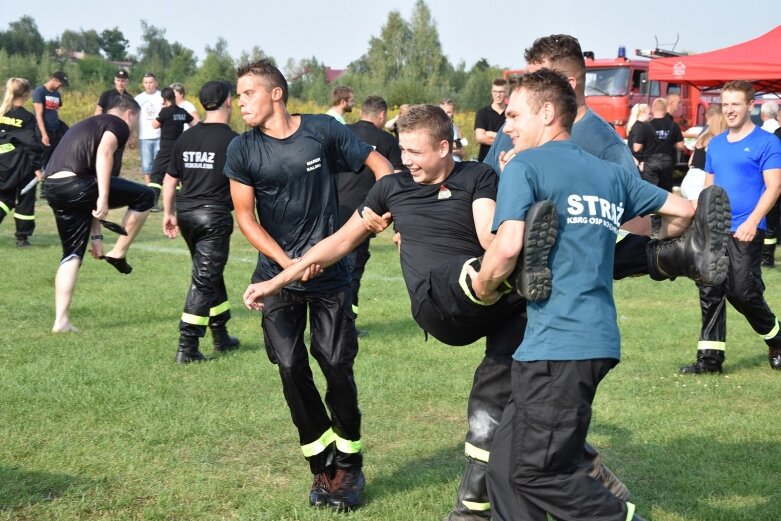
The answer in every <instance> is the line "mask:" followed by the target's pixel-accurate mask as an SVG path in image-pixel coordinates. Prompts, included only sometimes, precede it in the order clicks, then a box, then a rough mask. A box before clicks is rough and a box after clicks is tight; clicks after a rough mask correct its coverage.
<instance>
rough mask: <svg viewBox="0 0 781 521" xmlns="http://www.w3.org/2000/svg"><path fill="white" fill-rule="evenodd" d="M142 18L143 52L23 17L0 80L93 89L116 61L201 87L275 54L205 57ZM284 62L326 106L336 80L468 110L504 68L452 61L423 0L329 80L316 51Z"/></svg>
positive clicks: (114, 35) (223, 45) (1, 48)
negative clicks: (53, 79) (58, 77)
mask: <svg viewBox="0 0 781 521" xmlns="http://www.w3.org/2000/svg"><path fill="white" fill-rule="evenodd" d="M140 23H141V30H142V31H141V32H142V36H141V45H140V46H139V48H138V49H137V54H131V53H130V52H129V48H128V47H129V42H128V40H127V38H125V36H124V34H123V33H122V31H121V30H120V28H119V27H114V28H111V29H105V30H103V31H101V32H98V31H97V30H95V29H88V30H84V29H79V30H78V31H76V30H65V31H63V32H62V34H61V35H59V36H58V37H56V38H55V39H53V40H48V41H47V40H45V39H44V38H43V37H42V36H41V34H40V32H39V30H38V26H37V24H36V22H35V19H34V18H33V17H31V16H23V17H22V18H20V19H19V20H16V21H13V22H10V23H9V24H8V28H7V29H6V30H5V31H0V78H2V81H3V82H4V80H5V79H6V78H9V77H12V76H17V77H24V78H27V79H29V80H30V81H32V82H33V83H34V84H40V83H42V82H44V81H46V80H47V79H48V78H49V75H50V74H51V73H52V72H53V71H55V70H64V71H65V72H66V73H67V74H68V76H69V78H70V82H71V86H72V88H73V89H76V90H80V91H84V92H95V91H100V90H102V89H105V88H107V87H108V86H110V85H111V84H112V78H113V77H114V73H115V72H116V70H117V68H118V67H127V68H128V69H129V74H130V78H131V84H140V82H141V78H142V76H143V74H144V73H145V72H147V71H151V72H153V73H154V74H155V75H157V76H158V79H159V81H160V84H161V85H167V84H169V83H172V82H174V81H178V82H181V83H184V84H185V86H186V87H187V88H188V89H189V90H190V92H195V91H196V90H197V89H198V88H199V86H200V85H202V84H203V83H205V82H206V81H209V80H214V79H224V80H229V81H230V80H234V75H235V68H236V66H237V65H238V64H240V63H245V62H247V61H251V60H256V59H259V58H271V59H272V60H273V57H270V56H268V55H266V53H264V52H263V50H262V49H261V48H260V47H258V46H256V47H254V48H253V49H251V50H250V51H242V53H241V54H240V56H239V57H238V58H237V59H234V58H233V57H232V56H231V55H230V54H229V53H228V45H227V42H226V41H225V39H224V38H222V37H218V38H217V41H216V42H215V44H214V45H213V46H211V45H207V46H206V48H205V49H204V57H203V59H202V60H201V61H200V63H199V61H198V58H197V56H196V54H195V52H194V51H193V50H192V49H188V48H187V47H185V46H184V45H182V44H181V43H179V42H169V41H168V39H167V38H166V36H165V33H166V30H165V29H164V28H160V27H156V26H154V25H151V24H149V23H147V22H146V21H143V20H142V21H141V22H140ZM74 53H79V54H78V57H76V56H75V55H74ZM280 68H281V69H282V71H283V72H284V73H285V76H286V77H287V79H288V82H289V84H290V96H291V97H293V98H296V99H298V100H300V101H304V102H309V101H311V102H315V103H318V104H327V103H328V102H329V101H330V96H331V90H332V89H333V88H334V87H335V86H337V85H350V86H351V87H353V89H354V91H355V92H356V100H357V101H358V102H359V103H360V100H362V99H363V98H365V97H366V96H369V95H380V96H383V97H384V98H385V99H386V100H387V101H388V104H389V105H391V106H398V105H401V104H403V103H437V102H438V101H439V100H440V99H442V98H451V99H454V100H455V102H456V104H457V106H458V107H459V108H460V109H465V110H476V109H478V108H480V107H482V106H485V105H487V104H488V103H490V89H491V81H492V80H493V79H494V78H496V77H499V76H501V74H502V69H500V68H499V67H497V66H495V65H491V64H489V63H488V62H487V61H486V60H485V59H481V60H479V61H478V62H477V63H475V64H474V65H472V66H471V67H470V68H469V69H467V66H466V64H465V63H464V62H463V61H461V62H460V63H458V64H457V65H453V64H452V63H451V62H450V60H449V59H448V57H447V56H446V55H445V54H444V52H443V49H442V45H441V43H440V40H439V32H438V31H437V27H436V22H435V20H434V19H433V18H432V15H431V11H430V9H429V8H428V6H427V5H426V3H425V1H424V0H418V2H417V3H416V4H415V6H414V8H413V11H412V14H411V16H410V17H409V19H405V18H404V17H403V16H402V14H401V13H400V12H399V11H397V10H393V11H391V12H389V13H388V17H387V20H386V21H385V24H383V26H382V27H381V29H380V34H378V35H376V36H372V37H371V39H370V40H369V42H368V49H367V50H366V52H365V53H364V54H363V55H361V56H360V57H358V58H357V59H355V60H354V61H353V62H351V63H350V64H349V66H348V67H347V71H346V73H345V74H344V75H342V76H340V77H339V78H337V79H336V80H335V81H333V82H331V83H329V82H328V81H326V71H327V67H326V65H325V64H324V63H323V62H322V61H320V60H319V59H318V58H317V57H315V56H312V57H311V58H304V59H300V60H295V59H292V58H291V59H289V60H288V62H287V63H286V64H285V65H284V66H282V67H280Z"/></svg>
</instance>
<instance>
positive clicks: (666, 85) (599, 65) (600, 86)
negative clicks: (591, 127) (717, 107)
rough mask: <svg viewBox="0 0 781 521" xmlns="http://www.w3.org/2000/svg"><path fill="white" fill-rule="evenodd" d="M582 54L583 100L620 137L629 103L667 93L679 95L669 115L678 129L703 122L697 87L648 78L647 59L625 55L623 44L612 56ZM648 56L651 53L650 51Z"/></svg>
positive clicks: (704, 105)
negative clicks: (584, 87) (584, 62)
mask: <svg viewBox="0 0 781 521" xmlns="http://www.w3.org/2000/svg"><path fill="white" fill-rule="evenodd" d="M636 52H637V53H638V54H642V53H648V51H636ZM656 52H659V51H658V50H656ZM584 56H585V58H586V81H585V84H586V104H587V105H588V106H589V107H590V108H591V109H592V110H593V111H594V112H596V113H597V114H599V115H600V116H602V117H603V118H604V119H605V120H606V121H607V122H608V123H610V124H611V125H613V127H614V128H615V129H616V131H617V132H618V134H619V135H620V136H621V137H623V138H626V137H627V131H626V124H627V122H628V120H629V112H630V110H631V109H632V106H633V105H635V104H637V103H647V104H649V105H650V104H651V103H653V100H655V99H656V98H666V97H668V96H670V95H671V94H677V95H678V96H679V97H680V104H679V106H678V108H677V110H676V111H675V113H674V114H673V116H674V118H675V120H676V122H677V123H678V124H679V125H680V126H681V129H682V130H686V129H687V128H689V127H691V126H695V125H700V124H703V123H704V122H705V110H706V109H707V101H706V100H704V99H702V98H701V96H700V91H699V90H697V89H695V88H693V87H692V86H690V85H687V84H681V83H670V82H666V81H657V80H649V79H648V63H649V60H647V59H642V58H635V59H629V58H627V57H626V53H625V51H624V49H623V47H622V48H619V53H618V56H617V57H616V58H614V59H595V58H594V55H593V53H589V52H586V53H584ZM651 56H652V57H654V55H653V54H651Z"/></svg>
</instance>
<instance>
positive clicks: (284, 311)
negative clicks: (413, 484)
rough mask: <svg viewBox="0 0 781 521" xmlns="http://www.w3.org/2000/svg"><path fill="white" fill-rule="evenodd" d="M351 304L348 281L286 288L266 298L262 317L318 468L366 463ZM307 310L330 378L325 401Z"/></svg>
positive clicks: (306, 450)
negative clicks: (329, 286)
mask: <svg viewBox="0 0 781 521" xmlns="http://www.w3.org/2000/svg"><path fill="white" fill-rule="evenodd" d="M351 304H352V296H351V291H350V286H349V285H345V286H343V287H340V288H336V289H333V290H329V291H322V292H305V291H304V292H300V291H291V290H288V289H283V290H282V291H281V292H280V293H278V294H277V295H274V296H271V297H266V298H265V299H264V305H265V306H264V309H263V318H262V322H261V323H262V326H263V338H264V340H265V344H266V353H267V355H268V358H269V360H270V361H271V363H273V364H276V365H277V366H278V368H279V375H280V377H281V378H282V391H283V393H284V395H285V400H286V401H287V405H288V407H289V408H290V414H291V416H292V419H293V424H294V425H295V426H296V428H297V429H298V436H299V441H300V444H301V451H302V452H303V454H304V457H305V458H306V459H307V460H308V461H309V467H310V469H311V471H312V473H313V474H319V473H320V472H323V471H324V470H325V469H326V468H327V467H329V466H331V465H336V466H337V467H339V468H349V467H361V466H362V464H363V456H362V453H361V411H360V409H359V408H358V389H357V387H356V385H355V378H354V376H353V363H354V361H355V357H356V356H357V355H358V338H357V334H356V331H355V315H354V314H353V312H352V309H351V307H352V306H351ZM307 315H309V316H308V319H309V330H310V334H311V335H310V336H311V341H310V343H311V353H312V356H313V357H314V359H315V360H316V361H317V363H318V365H319V366H320V370H321V371H322V372H323V376H324V377H325V381H326V392H325V404H324V403H323V399H321V397H320V393H319V392H318V390H317V387H316V386H315V382H314V379H313V378H312V369H311V367H310V366H309V353H307V346H306V344H305V343H304V330H305V329H306V323H307ZM326 406H327V407H328V410H326ZM329 411H330V415H329Z"/></svg>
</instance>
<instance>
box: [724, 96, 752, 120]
mask: <svg viewBox="0 0 781 521" xmlns="http://www.w3.org/2000/svg"><path fill="white" fill-rule="evenodd" d="M753 106H754V100H751V101H747V100H746V94H745V93H744V92H741V91H738V90H725V91H722V92H721V112H722V114H724V117H725V118H726V119H727V127H728V128H729V129H730V130H740V129H741V128H742V127H743V126H744V125H746V124H747V123H748V122H749V121H751V119H750V116H751V108H752V107H753Z"/></svg>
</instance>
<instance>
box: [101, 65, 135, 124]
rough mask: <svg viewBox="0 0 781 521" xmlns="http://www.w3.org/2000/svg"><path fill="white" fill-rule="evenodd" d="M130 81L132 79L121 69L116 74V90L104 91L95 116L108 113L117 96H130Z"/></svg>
mask: <svg viewBox="0 0 781 521" xmlns="http://www.w3.org/2000/svg"><path fill="white" fill-rule="evenodd" d="M129 81H130V78H129V76H128V74H127V71H126V70H124V69H119V70H118V71H117V72H116V74H114V88H113V89H108V90H106V91H103V94H101V95H100V98H99V99H98V104H97V105H96V106H95V114H94V115H95V116H98V115H100V114H103V113H104V112H106V111H107V110H108V108H109V107H110V106H111V102H112V101H114V98H116V97H117V96H121V95H122V94H125V93H128V94H130V93H129V92H127V84H128V82H129ZM131 95H132V94H131Z"/></svg>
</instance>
